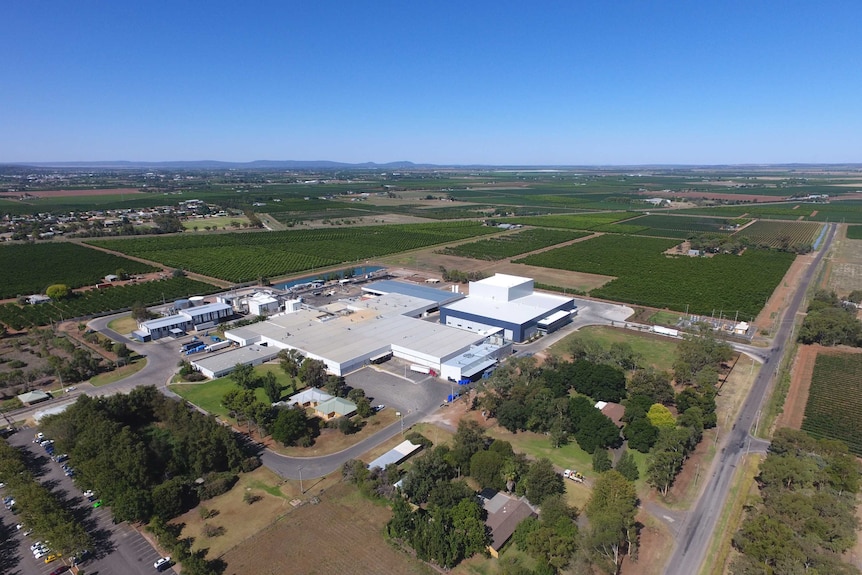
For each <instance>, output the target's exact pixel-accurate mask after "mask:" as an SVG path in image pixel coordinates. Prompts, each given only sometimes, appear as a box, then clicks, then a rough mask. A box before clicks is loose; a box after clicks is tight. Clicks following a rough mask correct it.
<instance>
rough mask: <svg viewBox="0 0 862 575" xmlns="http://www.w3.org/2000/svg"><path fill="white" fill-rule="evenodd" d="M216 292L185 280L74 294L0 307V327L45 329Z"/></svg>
mask: <svg viewBox="0 0 862 575" xmlns="http://www.w3.org/2000/svg"><path fill="white" fill-rule="evenodd" d="M214 291H216V288H215V287H214V286H212V285H210V284H206V283H202V282H199V281H195V280H192V279H189V278H187V277H177V278H170V279H165V280H160V281H153V282H146V283H139V284H130V285H126V286H115V287H111V288H106V289H103V290H91V291H88V292H84V293H81V294H75V295H74V296H73V297H71V298H70V299H67V300H62V301H57V302H50V303H45V304H39V305H23V306H20V305H18V304H13V303H8V304H4V305H0V323H3V324H5V325H7V326H9V327H11V328H12V329H16V330H21V329H24V328H28V327H34V326H40V325H48V324H49V323H51V322H52V321H62V320H67V319H71V318H76V317H84V316H89V315H96V314H100V313H104V312H108V311H112V310H120V309H127V308H130V307H132V305H134V304H135V303H138V302H140V303H143V304H144V305H153V304H156V303H161V302H163V301H172V300H175V299H178V298H184V297H188V296H191V295H203V294H210V293H213V292H214Z"/></svg>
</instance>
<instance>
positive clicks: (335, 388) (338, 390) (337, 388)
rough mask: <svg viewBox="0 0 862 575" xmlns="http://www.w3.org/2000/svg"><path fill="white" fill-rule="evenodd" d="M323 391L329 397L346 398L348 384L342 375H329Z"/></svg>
mask: <svg viewBox="0 0 862 575" xmlns="http://www.w3.org/2000/svg"><path fill="white" fill-rule="evenodd" d="M323 390H324V391H326V393H328V394H329V395H333V396H335V397H344V396H345V395H347V383H346V382H345V381H344V378H343V377H341V376H340V375H329V376H327V377H326V381H325V382H324V384H323Z"/></svg>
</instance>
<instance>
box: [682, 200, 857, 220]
mask: <svg viewBox="0 0 862 575" xmlns="http://www.w3.org/2000/svg"><path fill="white" fill-rule="evenodd" d="M679 212H680V213H684V214H698V215H705V216H718V217H738V216H742V215H747V217H750V218H763V219H776V220H800V221H812V222H837V223H842V222H843V223H848V224H862V201H860V200H846V201H843V200H842V201H835V202H832V203H829V204H814V203H804V202H792V203H782V204H765V205H761V204H740V205H735V206H721V207H715V208H691V209H685V210H679Z"/></svg>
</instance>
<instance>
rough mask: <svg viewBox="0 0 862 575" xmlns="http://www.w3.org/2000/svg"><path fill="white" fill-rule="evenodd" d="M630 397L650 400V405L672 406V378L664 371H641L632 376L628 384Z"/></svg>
mask: <svg viewBox="0 0 862 575" xmlns="http://www.w3.org/2000/svg"><path fill="white" fill-rule="evenodd" d="M626 387H627V390H628V395H629V397H631V396H633V395H641V396H645V397H648V398H650V400H651V401H650V403H651V404H652V403H661V404H664V405H670V404H672V403H673V400H674V392H673V387H672V386H671V384H670V377H669V376H668V374H667V373H665V372H663V371H657V370H655V369H652V368H650V369H639V370H637V371H636V372H634V373H633V374H632V378H631V380H629V382H628V384H627V386H626Z"/></svg>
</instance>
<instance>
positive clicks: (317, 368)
mask: <svg viewBox="0 0 862 575" xmlns="http://www.w3.org/2000/svg"><path fill="white" fill-rule="evenodd" d="M299 379H300V380H301V381H302V382H303V383H304V384H305V385H307V386H309V387H323V385H324V384H325V383H326V379H327V375H326V364H324V363H323V362H322V361H320V360H319V359H309V358H305V360H303V362H302V365H300V367H299Z"/></svg>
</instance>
